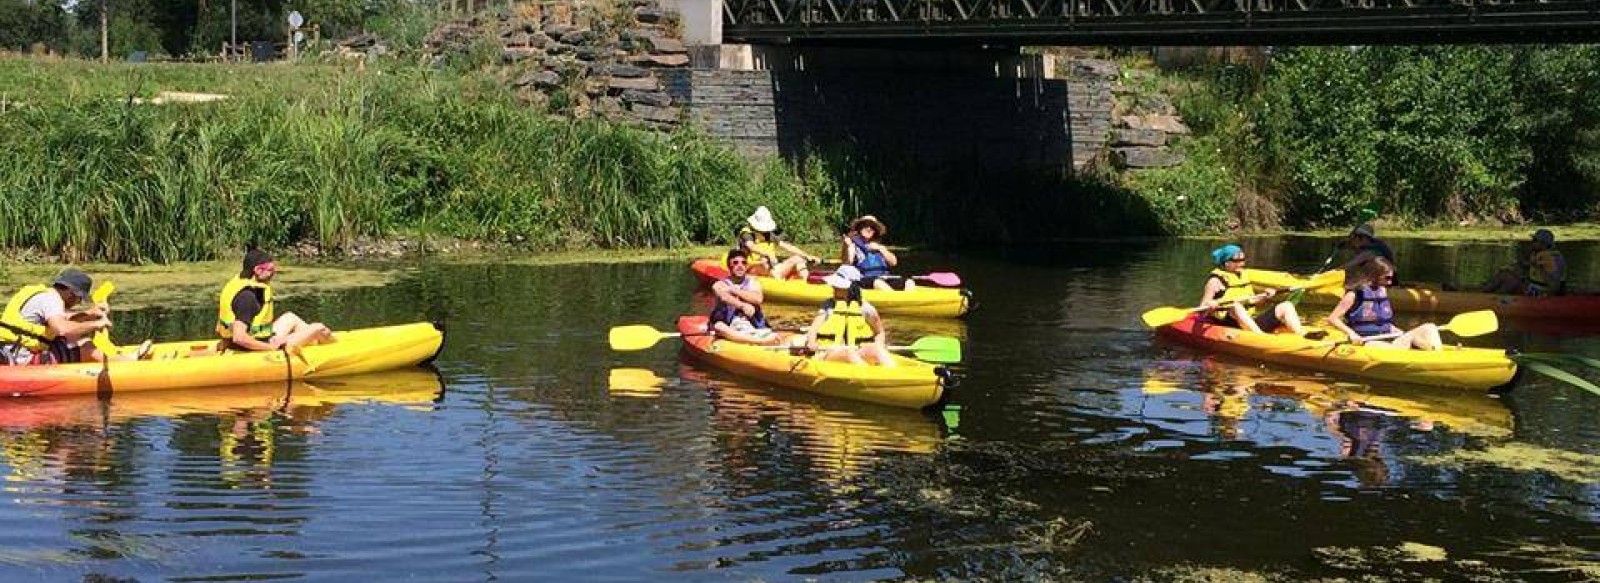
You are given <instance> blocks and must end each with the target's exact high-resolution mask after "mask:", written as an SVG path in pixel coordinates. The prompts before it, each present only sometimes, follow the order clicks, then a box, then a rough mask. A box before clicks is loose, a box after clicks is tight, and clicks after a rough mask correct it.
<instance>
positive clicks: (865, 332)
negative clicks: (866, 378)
mask: <svg viewBox="0 0 1600 583" xmlns="http://www.w3.org/2000/svg"><path fill="white" fill-rule="evenodd" d="M823 281H824V282H826V283H827V284H828V285H829V286H830V287H832V288H833V298H832V299H830V300H828V301H825V302H823V303H822V309H821V310H819V311H818V312H817V317H816V318H815V319H814V320H812V322H811V326H810V327H809V328H807V329H806V330H807V331H806V337H805V347H806V350H807V351H809V352H810V353H812V354H815V355H817V356H818V357H820V358H822V359H823V360H831V361H836V362H849V363H854V364H869V363H870V364H875V365H878V366H894V359H893V358H891V357H890V356H889V350H888V348H886V341H887V339H888V336H889V333H888V331H887V330H886V329H885V328H884V326H883V318H881V317H879V315H878V309H877V308H874V307H872V304H869V303H867V302H866V301H864V300H862V299H861V285H860V281H861V271H860V270H858V269H856V268H855V267H854V266H851V265H841V266H839V269H836V270H834V272H833V273H831V274H829V275H828V276H827V277H825V278H823Z"/></svg>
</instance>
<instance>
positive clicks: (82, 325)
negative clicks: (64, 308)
mask: <svg viewBox="0 0 1600 583" xmlns="http://www.w3.org/2000/svg"><path fill="white" fill-rule="evenodd" d="M72 318H73V313H72V312H61V313H59V314H56V315H53V316H50V317H47V318H45V319H44V327H45V330H48V331H49V332H50V334H51V335H52V336H54V337H56V338H70V339H78V338H84V337H87V336H90V335H93V334H94V333H95V332H99V331H101V330H104V329H106V328H110V327H111V321H110V320H108V319H106V317H105V316H100V317H98V318H91V319H88V320H81V321H80V320H74V319H72Z"/></svg>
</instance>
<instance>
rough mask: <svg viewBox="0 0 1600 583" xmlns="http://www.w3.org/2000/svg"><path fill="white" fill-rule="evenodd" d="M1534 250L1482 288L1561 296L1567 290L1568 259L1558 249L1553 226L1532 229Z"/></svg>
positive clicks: (1532, 294)
mask: <svg viewBox="0 0 1600 583" xmlns="http://www.w3.org/2000/svg"><path fill="white" fill-rule="evenodd" d="M1531 244H1532V245H1533V248H1532V250H1531V251H1532V252H1531V253H1530V254H1529V255H1528V257H1527V259H1526V260H1525V261H1518V262H1517V264H1516V265H1512V266H1509V267H1507V268H1505V269H1502V270H1500V272H1499V273H1497V274H1495V277H1494V279H1491V280H1489V282H1488V283H1485V284H1483V287H1482V288H1481V291H1483V292H1485V293H1492V294H1522V295H1529V296H1559V295H1562V294H1565V293H1566V292H1567V259H1566V258H1565V257H1563V256H1562V255H1561V251H1559V250H1557V249H1556V234H1555V233H1552V232H1550V229H1539V230H1537V231H1534V232H1533V237H1532V239H1531Z"/></svg>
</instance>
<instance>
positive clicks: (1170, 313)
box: [1139, 306, 1194, 328]
mask: <svg viewBox="0 0 1600 583" xmlns="http://www.w3.org/2000/svg"><path fill="white" fill-rule="evenodd" d="M1193 313H1194V310H1193V309H1190V308H1174V307H1172V306H1166V307H1161V308H1156V309H1154V310H1150V311H1148V312H1145V313H1144V314H1143V315H1141V316H1139V319H1140V320H1143V321H1144V325H1146V326H1149V327H1151V328H1160V327H1162V326H1166V325H1167V324H1172V323H1174V322H1179V321H1182V320H1183V319H1184V318H1187V317H1189V314H1193Z"/></svg>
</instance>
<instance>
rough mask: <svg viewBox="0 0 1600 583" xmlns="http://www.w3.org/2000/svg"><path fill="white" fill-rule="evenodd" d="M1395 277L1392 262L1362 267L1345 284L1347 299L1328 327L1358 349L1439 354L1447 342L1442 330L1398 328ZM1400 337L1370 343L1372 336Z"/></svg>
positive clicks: (1341, 300) (1429, 326)
mask: <svg viewBox="0 0 1600 583" xmlns="http://www.w3.org/2000/svg"><path fill="white" fill-rule="evenodd" d="M1393 277H1394V266H1393V265H1391V264H1390V263H1389V260H1388V259H1384V258H1382V257H1378V258H1375V259H1373V260H1372V261H1369V262H1367V263H1365V264H1363V265H1362V267H1361V269H1360V270H1359V271H1357V272H1356V277H1355V279H1354V280H1353V281H1349V282H1347V283H1346V284H1345V292H1344V296H1343V297H1340V298H1339V304H1338V305H1336V306H1334V307H1333V312H1331V313H1329V314H1328V323H1329V324H1330V325H1332V326H1333V327H1334V328H1337V329H1338V330H1339V331H1341V332H1344V333H1345V335H1346V336H1348V337H1349V338H1350V343H1352V344H1355V345H1357V346H1361V345H1366V346H1387V347H1395V348H1416V349H1420V350H1439V348H1440V347H1442V346H1444V341H1442V340H1440V338H1439V327H1438V326H1435V325H1433V324H1423V325H1421V326H1417V327H1416V328H1412V329H1411V330H1402V329H1400V327H1399V326H1396V325H1394V306H1393V305H1391V304H1390V303H1389V280H1390V279H1391V278H1393ZM1394 333H1400V336H1399V337H1397V338H1393V339H1388V340H1367V339H1366V338H1368V337H1371V336H1378V335H1381V334H1394Z"/></svg>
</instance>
